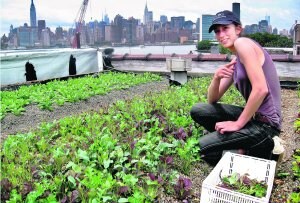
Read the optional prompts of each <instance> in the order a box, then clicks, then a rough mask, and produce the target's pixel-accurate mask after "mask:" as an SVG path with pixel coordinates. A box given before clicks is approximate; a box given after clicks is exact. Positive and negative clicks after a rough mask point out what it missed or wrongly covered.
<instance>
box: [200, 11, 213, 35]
mask: <svg viewBox="0 0 300 203" xmlns="http://www.w3.org/2000/svg"><path fill="white" fill-rule="evenodd" d="M214 17H215V15H210V14H203V15H202V29H201V40H213V39H214V38H215V34H214V32H211V33H209V32H208V29H209V27H210V25H211V23H212V21H213V19H214Z"/></svg>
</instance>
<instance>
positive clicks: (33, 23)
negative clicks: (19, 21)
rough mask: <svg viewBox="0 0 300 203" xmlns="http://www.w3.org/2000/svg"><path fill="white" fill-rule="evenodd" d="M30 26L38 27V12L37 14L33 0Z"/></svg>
mask: <svg viewBox="0 0 300 203" xmlns="http://www.w3.org/2000/svg"><path fill="white" fill-rule="evenodd" d="M30 26H31V27H36V12H35V6H34V3H33V0H31V5H30Z"/></svg>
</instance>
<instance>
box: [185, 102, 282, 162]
mask: <svg viewBox="0 0 300 203" xmlns="http://www.w3.org/2000/svg"><path fill="white" fill-rule="evenodd" d="M242 111H243V108H242V107H239V106H234V105H228V104H220V103H215V104H207V103H198V104H196V105H194V106H193V108H192V110H191V117H192V118H193V120H194V121H196V122H197V123H199V124H200V125H202V126H203V127H204V128H205V129H206V130H208V131H209V132H210V133H208V134H207V135H204V136H202V137H201V138H200V140H199V142H200V153H201V157H202V159H203V160H205V161H206V162H207V163H209V164H211V165H216V164H217V163H218V161H219V160H220V159H221V157H222V154H223V150H235V149H243V150H245V151H246V154H247V155H250V156H255V157H259V158H264V159H270V157H271V154H272V150H273V148H274V141H273V139H272V138H273V137H274V136H276V135H277V136H278V135H279V133H280V131H279V130H277V129H276V128H274V127H272V126H270V125H269V124H267V123H264V122H261V121H257V120H254V119H251V120H250V121H249V122H248V123H247V124H246V125H245V126H244V127H243V128H242V129H240V130H238V131H235V132H226V133H224V134H221V133H219V132H217V131H215V124H216V123H217V122H221V121H236V120H237V119H238V117H239V116H240V114H241V113H242Z"/></svg>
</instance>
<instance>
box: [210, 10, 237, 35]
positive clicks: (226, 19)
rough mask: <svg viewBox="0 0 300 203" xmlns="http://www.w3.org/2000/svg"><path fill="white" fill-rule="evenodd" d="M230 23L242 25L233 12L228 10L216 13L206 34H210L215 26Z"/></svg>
mask: <svg viewBox="0 0 300 203" xmlns="http://www.w3.org/2000/svg"><path fill="white" fill-rule="evenodd" d="M232 23H237V24H239V25H241V24H242V23H241V21H240V19H239V18H238V17H237V16H236V15H235V14H234V13H233V12H231V11H228V10H225V11H221V12H218V13H217V14H216V15H215V17H214V19H213V21H212V24H211V26H210V27H209V30H208V32H209V33H210V32H211V31H213V30H214V29H215V28H216V26H217V25H229V24H232Z"/></svg>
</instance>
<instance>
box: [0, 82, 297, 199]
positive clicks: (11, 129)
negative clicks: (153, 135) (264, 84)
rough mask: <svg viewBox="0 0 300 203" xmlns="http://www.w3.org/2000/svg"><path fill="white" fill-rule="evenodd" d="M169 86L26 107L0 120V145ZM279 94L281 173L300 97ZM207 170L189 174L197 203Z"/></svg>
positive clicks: (281, 190)
mask: <svg viewBox="0 0 300 203" xmlns="http://www.w3.org/2000/svg"><path fill="white" fill-rule="evenodd" d="M168 87H169V82H168V80H167V79H164V80H163V81H160V82H152V83H147V84H142V85H139V86H135V87H131V88H129V89H127V90H118V91H113V92H111V93H109V94H107V95H103V96H94V97H92V98H90V99H88V100H86V101H81V102H77V103H66V104H65V105H64V106H62V107H59V106H56V107H54V109H53V111H43V110H40V109H39V108H38V107H37V106H36V105H29V106H27V107H26V111H25V112H24V114H23V115H22V116H14V115H12V114H9V115H7V116H6V117H5V118H4V119H3V120H2V121H1V142H2V141H4V140H5V139H6V137H7V136H9V135H14V134H16V133H26V132H29V131H31V130H33V129H35V128H36V127H38V126H39V124H41V123H42V122H52V121H54V120H59V119H61V118H63V117H66V116H71V115H77V114H80V113H83V112H88V111H97V110H98V109H100V108H102V107H105V106H107V105H109V104H112V103H113V102H116V101H117V100H120V99H122V100H129V99H132V98H133V97H134V96H138V95H140V96H142V95H144V94H146V93H149V92H160V91H163V90H165V89H167V88H168ZM281 93H282V113H283V125H282V132H281V138H282V139H283V140H284V141H285V142H286V144H285V149H286V154H285V156H284V159H283V163H281V164H280V165H279V167H278V168H279V170H281V171H284V172H291V167H292V165H291V164H292V159H291V157H292V155H293V152H294V150H295V149H299V148H300V144H299V135H297V134H296V133H295V131H294V127H293V124H294V121H295V119H296V116H297V113H298V111H299V106H298V104H299V98H298V97H297V91H295V90H289V89H282V90H281ZM200 165H201V166H200ZM210 170H211V167H209V166H208V165H206V164H203V163H200V164H199V166H196V167H195V170H193V171H192V172H191V174H190V178H191V179H192V180H193V188H194V194H193V195H192V199H191V202H199V200H200V199H199V198H200V191H201V184H202V181H203V180H204V178H205V177H206V176H207V175H208V173H209V172H210ZM295 184H298V185H299V181H296V182H295V181H294V180H292V179H291V178H290V179H289V178H288V179H286V180H284V181H281V182H275V184H274V189H273V192H272V197H271V200H270V202H272V203H279V202H280V203H282V202H285V199H284V196H287V195H288V194H290V193H291V192H292V189H293V188H296V185H295ZM159 199H160V200H161V202H173V203H174V202H177V201H176V200H175V199H173V198H172V197H167V196H165V194H160V195H159Z"/></svg>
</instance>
